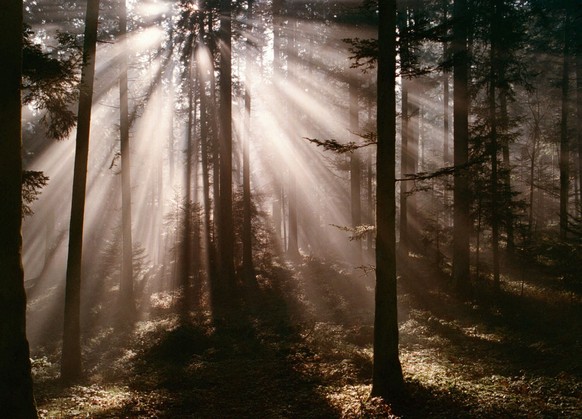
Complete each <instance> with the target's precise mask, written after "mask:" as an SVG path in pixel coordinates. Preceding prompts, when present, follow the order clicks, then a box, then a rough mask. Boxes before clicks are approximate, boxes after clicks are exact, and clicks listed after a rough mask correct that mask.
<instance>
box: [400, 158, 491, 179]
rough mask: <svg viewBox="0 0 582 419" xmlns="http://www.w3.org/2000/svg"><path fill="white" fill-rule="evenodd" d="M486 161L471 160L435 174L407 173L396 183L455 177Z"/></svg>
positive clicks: (482, 159)
mask: <svg viewBox="0 0 582 419" xmlns="http://www.w3.org/2000/svg"><path fill="white" fill-rule="evenodd" d="M485 161H486V158H485V157H478V158H474V159H472V160H469V161H468V162H467V163H465V164H461V165H458V166H446V167H441V168H440V169H437V170H435V171H434V172H418V173H405V174H404V177H403V178H397V179H396V182H406V181H409V180H412V181H419V180H429V179H434V178H437V177H441V176H450V175H454V174H455V172H463V171H465V170H468V169H469V168H471V167H472V166H475V165H477V164H481V163H483V162H485Z"/></svg>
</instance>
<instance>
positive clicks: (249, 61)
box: [242, 0, 255, 282]
mask: <svg viewBox="0 0 582 419" xmlns="http://www.w3.org/2000/svg"><path fill="white" fill-rule="evenodd" d="M247 7H248V8H247V15H246V18H247V22H252V19H253V0H248V6H247ZM246 30H247V31H249V32H252V27H247V28H246ZM246 46H247V48H246V51H245V52H246V74H245V122H246V129H245V132H244V139H243V141H244V143H243V229H242V230H243V231H242V247H243V273H244V278H245V280H246V281H247V282H250V281H252V280H254V278H255V273H254V267H253V231H252V214H251V208H252V207H251V165H250V160H249V159H250V142H251V132H252V131H251V91H250V83H251V74H252V71H251V67H252V66H253V58H254V54H251V51H252V48H253V46H252V43H251V40H250V34H248V35H247V43H246Z"/></svg>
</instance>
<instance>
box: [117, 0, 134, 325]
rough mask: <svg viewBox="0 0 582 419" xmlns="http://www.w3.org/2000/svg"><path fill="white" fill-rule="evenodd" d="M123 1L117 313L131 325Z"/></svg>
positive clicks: (122, 8)
mask: <svg viewBox="0 0 582 419" xmlns="http://www.w3.org/2000/svg"><path fill="white" fill-rule="evenodd" d="M125 1H126V0H120V2H119V39H120V41H121V54H120V57H119V60H120V63H119V66H120V69H119V130H120V150H121V224H122V251H121V255H122V256H121V258H122V261H121V283H120V287H119V310H120V313H119V315H120V320H121V321H122V322H124V323H125V322H126V321H127V322H130V323H131V322H132V320H133V317H134V315H135V300H134V297H133V240H132V234H131V222H132V221H131V220H132V217H131V164H130V148H129V99H128V81H127V70H128V59H127V58H128V57H127V54H128V48H127V7H126V3H125Z"/></svg>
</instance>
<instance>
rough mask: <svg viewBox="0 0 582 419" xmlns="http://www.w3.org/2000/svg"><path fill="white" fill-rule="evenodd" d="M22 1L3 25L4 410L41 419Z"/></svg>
mask: <svg viewBox="0 0 582 419" xmlns="http://www.w3.org/2000/svg"><path fill="white" fill-rule="evenodd" d="M22 6H23V5H22V1H12V2H8V3H7V4H5V5H4V6H3V10H2V14H1V15H0V24H1V27H2V30H3V35H2V37H0V61H1V62H2V66H0V133H1V137H2V139H1V140H0V191H1V192H0V376H1V377H2V378H1V379H0V406H2V415H3V416H4V415H5V416H6V417H14V418H36V417H37V412H36V406H35V402H34V396H33V391H32V377H31V371H30V358H29V347H28V341H27V339H26V293H25V290H24V270H23V267H22V253H21V251H22V235H21V225H22V159H21V150H22V140H21V122H20V121H21V109H22V105H21V98H20V94H21V88H20V86H21V80H22V47H23V38H22V26H23V13H22Z"/></svg>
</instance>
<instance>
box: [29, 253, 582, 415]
mask: <svg viewBox="0 0 582 419" xmlns="http://www.w3.org/2000/svg"><path fill="white" fill-rule="evenodd" d="M423 263H424V261H423V259H422V257H415V258H414V264H415V265H414V266H415V268H414V269H411V271H410V272H407V276H405V277H403V278H402V279H401V281H400V286H401V289H400V295H399V304H400V311H401V315H400V317H401V324H400V333H401V361H402V367H403V373H404V377H405V381H406V388H407V392H408V395H407V396H406V397H403V398H402V400H400V401H398V402H397V403H395V404H394V405H392V406H389V405H387V404H386V403H384V402H382V401H381V400H378V399H371V398H369V394H370V390H371V377H372V339H373V328H372V323H373V310H372V305H371V302H372V301H373V292H372V290H371V289H370V281H369V279H365V278H362V276H361V275H360V274H359V273H357V272H356V271H355V270H354V273H353V274H352V273H350V271H349V270H346V268H345V267H340V266H334V265H332V264H327V263H325V262H324V261H319V260H313V259H310V258H304V259H303V260H300V261H297V262H295V263H292V264H284V263H282V264H280V265H278V266H275V265H273V266H270V267H268V268H265V269H264V270H261V271H260V272H259V277H258V278H259V279H258V284H257V287H256V288H254V291H252V292H251V291H248V298H249V300H248V301H247V302H246V303H245V304H244V305H243V307H244V310H243V311H242V312H241V313H240V316H238V318H236V319H234V320H232V321H231V322H229V323H228V324H214V323H213V322H212V319H211V317H212V316H211V313H209V312H207V311H204V310H203V309H201V311H200V312H198V313H192V317H191V320H192V321H191V322H189V323H188V324H183V323H181V321H180V317H179V316H177V315H175V314H172V309H173V304H175V303H174V300H175V299H174V298H173V296H170V295H169V294H158V295H156V296H155V297H154V298H153V299H150V303H151V304H152V305H155V306H156V307H157V309H156V310H153V311H151V313H150V315H149V316H150V317H148V318H145V319H143V320H141V321H139V322H137V323H136V324H135V327H134V328H133V329H132V330H130V331H126V334H125V335H123V334H119V333H115V332H114V331H113V330H112V329H111V328H110V327H103V328H102V329H100V330H99V331H96V332H94V334H93V336H92V337H90V338H87V340H86V341H85V347H84V354H85V356H86V370H87V372H88V374H87V379H86V381H85V382H83V383H82V384H81V385H79V386H76V387H72V388H69V389H63V388H61V387H60V386H59V385H58V381H57V378H58V359H57V356H56V355H54V354H53V355H51V354H46V355H44V356H38V357H37V358H35V360H34V362H33V370H34V375H35V382H36V387H37V388H36V390H37V400H38V404H39V408H40V409H41V416H42V417H47V418H48V417H188V418H190V417H191V418H218V417H220V418H223V417H232V418H235V417H236V418H254V417H263V418H280V417H305V418H326V419H327V418H361V417H368V418H398V417H405V418H507V417H518V418H519V417H524V418H525V417H530V418H531V417H536V418H537V417H556V418H557V417H564V418H576V417H582V410H581V408H580V406H581V401H582V384H581V380H580V372H581V371H582V368H581V367H582V365H581V361H580V360H579V356H578V355H579V353H580V351H579V349H580V342H581V339H580V327H579V326H580V325H579V322H580V319H579V318H576V317H575V316H572V315H571V309H572V306H571V305H568V306H563V305H562V306H560V305H556V304H554V303H553V299H552V298H553V297H552V296H553V295H556V296H557V297H556V298H557V299H558V300H559V299H560V298H561V297H560V295H561V294H560V291H559V290H557V291H556V292H555V293H554V294H552V292H551V290H548V289H546V290H545V292H546V297H547V298H546V299H545V300H538V299H534V300H532V301H534V302H535V304H534V305H533V307H535V308H536V309H537V311H530V310H531V308H532V307H531V306H530V303H531V301H530V300H529V299H528V298H526V297H523V296H520V295H521V294H517V292H516V291H513V292H514V294H504V297H503V298H501V297H500V298H499V300H498V301H496V303H495V304H491V303H490V302H486V301H485V302H483V301H478V300H475V301H471V302H464V301H462V300H458V299H457V298H456V297H454V296H453V295H452V294H451V293H450V292H449V291H448V288H447V284H446V282H442V281H441V280H440V279H439V276H438V275H437V274H435V272H434V271H433V270H432V268H431V267H430V266H429V265H423ZM411 278H414V281H412V280H411ZM536 286H540V287H541V285H539V284H538V285H536ZM507 289H509V287H507ZM253 293H254V294H253ZM540 295H541V294H540ZM176 301H177V299H176ZM532 304H533V303H532ZM569 304H570V303H569ZM536 313H537V314H536ZM520 316H525V319H528V320H529V323H528V322H524V321H522V320H523V317H520ZM540 319H545V321H546V323H543V325H542V323H539V324H540V326H539V327H537V328H536V327H535V326H536V324H537V323H536V322H541V320H540ZM531 322H534V323H533V325H532V324H530V323H531ZM552 325H554V326H556V325H561V328H560V327H551V326H552Z"/></svg>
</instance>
